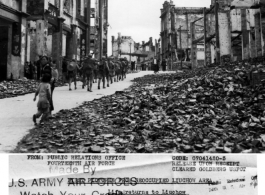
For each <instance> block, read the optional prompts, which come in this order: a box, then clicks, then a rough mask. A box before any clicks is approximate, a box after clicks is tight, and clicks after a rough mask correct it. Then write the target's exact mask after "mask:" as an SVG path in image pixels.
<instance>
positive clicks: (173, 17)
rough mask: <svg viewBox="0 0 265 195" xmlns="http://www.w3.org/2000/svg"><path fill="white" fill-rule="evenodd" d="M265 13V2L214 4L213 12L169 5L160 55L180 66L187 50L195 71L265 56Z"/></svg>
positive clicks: (163, 19)
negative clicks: (213, 65) (179, 62)
mask: <svg viewBox="0 0 265 195" xmlns="http://www.w3.org/2000/svg"><path fill="white" fill-rule="evenodd" d="M264 13H265V0H244V1H236V0H216V1H215V0H212V1H211V5H210V7H209V8H188V7H175V5H174V4H173V1H170V2H168V1H165V2H164V4H163V8H162V9H161V17H160V18H161V33H160V36H161V53H160V55H161V57H162V58H167V59H170V60H172V62H178V61H179V60H180V58H179V56H182V55H181V53H183V50H184V53H185V58H184V61H186V60H187V61H189V60H191V62H192V64H193V66H194V67H201V66H206V65H209V64H211V63H215V62H217V63H225V62H227V61H236V60H247V59H251V58H256V57H261V56H264V54H265V49H264V48H265V44H264V40H265V22H264V21H265V14H264ZM216 19H217V20H216ZM216 21H217V22H216Z"/></svg>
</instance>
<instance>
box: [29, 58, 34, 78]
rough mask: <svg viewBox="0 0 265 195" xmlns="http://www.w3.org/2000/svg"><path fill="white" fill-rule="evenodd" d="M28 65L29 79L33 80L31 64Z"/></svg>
mask: <svg viewBox="0 0 265 195" xmlns="http://www.w3.org/2000/svg"><path fill="white" fill-rule="evenodd" d="M28 64H29V79H33V64H32V63H31V62H28Z"/></svg>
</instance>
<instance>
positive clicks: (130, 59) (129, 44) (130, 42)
mask: <svg viewBox="0 0 265 195" xmlns="http://www.w3.org/2000/svg"><path fill="white" fill-rule="evenodd" d="M129 45H130V65H131V45H132V42H131V40H130V43H129Z"/></svg>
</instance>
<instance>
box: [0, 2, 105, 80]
mask: <svg viewBox="0 0 265 195" xmlns="http://www.w3.org/2000/svg"><path fill="white" fill-rule="evenodd" d="M98 1H101V2H102V6H103V10H104V11H103V12H104V22H103V23H104V49H103V50H104V54H107V28H108V17H107V16H108V11H107V9H108V0H97V1H95V5H92V6H95V8H91V4H92V0H20V1H17V0H0V45H1V47H0V49H1V51H0V80H6V79H10V78H11V77H12V78H13V79H18V78H23V77H24V65H25V63H26V62H32V63H33V62H36V61H37V60H38V59H39V57H40V56H43V55H46V56H48V57H51V58H52V60H55V61H56V66H57V68H58V69H59V73H60V72H61V70H62V61H63V59H64V58H65V59H67V60H72V59H74V60H76V61H77V62H80V60H82V59H83V58H84V57H85V56H87V55H88V54H89V53H91V54H94V56H97V52H98V50H97V49H98V46H97V45H98V42H99V41H98V36H99V32H98V31H99V27H98V20H99V15H98V14H97V11H98ZM93 20H94V21H93ZM91 24H92V25H91Z"/></svg>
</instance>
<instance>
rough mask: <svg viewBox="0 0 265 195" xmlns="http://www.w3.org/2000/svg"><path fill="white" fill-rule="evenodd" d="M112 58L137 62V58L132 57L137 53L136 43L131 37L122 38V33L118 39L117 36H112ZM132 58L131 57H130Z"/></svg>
mask: <svg viewBox="0 0 265 195" xmlns="http://www.w3.org/2000/svg"><path fill="white" fill-rule="evenodd" d="M111 43H112V56H114V57H120V58H125V57H126V58H127V60H128V61H130V60H131V61H136V60H137V58H136V57H135V56H132V54H133V53H134V52H135V50H136V49H135V46H136V43H135V42H134V40H133V39H132V37H131V36H121V33H118V37H117V39H115V36H112V40H111ZM130 56H131V57H130Z"/></svg>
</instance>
